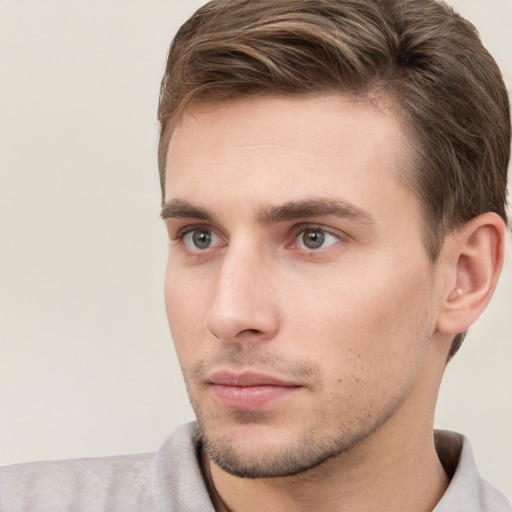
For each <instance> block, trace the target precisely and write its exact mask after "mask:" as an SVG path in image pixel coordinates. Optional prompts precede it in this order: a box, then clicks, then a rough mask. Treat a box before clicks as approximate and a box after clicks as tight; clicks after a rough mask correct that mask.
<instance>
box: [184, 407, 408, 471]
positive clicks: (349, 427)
mask: <svg viewBox="0 0 512 512" xmlns="http://www.w3.org/2000/svg"><path fill="white" fill-rule="evenodd" d="M401 403H402V402H401V401H400V402H397V403H395V404H394V405H391V404H389V408H387V410H384V411H383V410H381V411H380V414H378V415H377V416H376V417H373V415H371V414H367V415H365V417H364V418H361V417H359V418H358V419H357V420H356V421H353V422H351V423H350V422H347V421H346V420H345V421H343V419H342V418H339V417H338V418H333V417H329V416H325V415H324V416H322V415H321V414H320V413H318V414H317V416H316V417H315V419H314V421H313V423H312V424H311V425H309V426H307V427H305V428H304V429H303V430H302V431H300V432H296V431H294V432H290V434H289V435H287V436H286V437H283V436H281V442H280V443H279V444H278V443H277V442H273V443H272V444H265V441H264V440H263V439H261V440H260V439H259V438H258V435H257V434H253V441H254V440H255V441H256V442H261V444H260V445H259V446H258V447H257V448H254V446H253V447H252V448H249V449H248V448H247V445H246V443H245V441H244V440H243V439H242V440H241V439H239V438H237V436H236V435H231V434H230V433H226V432H223V429H222V423H223V421H222V420H221V419H220V418H218V417H214V416H211V417H209V418H208V419H206V418H205V414H203V412H202V410H201V407H200V406H198V404H197V403H194V402H193V403H192V405H193V408H194V410H195V412H196V417H197V422H198V427H199V434H200V440H201V443H202V448H203V449H204V450H205V451H206V453H207V454H208V457H209V459H210V461H212V462H213V463H214V464H216V465H217V466H218V467H220V468H221V469H222V470H224V471H226V472H227V473H229V474H231V475H234V476H237V477H240V478H251V479H257V478H280V477H293V476H297V475H300V474H306V473H307V472H308V471H310V470H313V469H315V468H318V467H319V466H321V465H322V464H324V463H326V462H327V461H332V460H334V459H335V458H336V457H340V456H342V454H344V453H346V452H348V451H349V450H351V449H352V448H353V447H354V446H356V445H357V444H359V443H360V442H362V441H363V440H364V439H366V438H367V437H368V436H370V435H371V434H372V433H373V432H375V431H376V430H377V429H378V428H379V427H380V426H381V425H382V424H383V423H385V422H386V421H387V420H388V419H389V418H390V417H391V416H393V414H394V413H395V411H396V410H397V409H398V408H399V407H400V405H401ZM313 414H314V413H313ZM229 422H230V425H231V426H232V425H238V426H239V427H240V430H242V429H244V428H245V427H248V428H249V430H250V427H251V426H252V425H256V426H259V427H261V426H262V425H265V423H266V422H265V413H264V412H261V411H232V413H231V417H230V420H229ZM336 422H337V425H338V428H337V430H336V431H334V432H333V429H332V425H333V423H336ZM212 423H216V425H214V428H212ZM262 428H264V427H262ZM270 428H271V427H269V429H270ZM255 432H257V429H255ZM275 438H276V439H277V438H279V436H275ZM251 444H252V443H251Z"/></svg>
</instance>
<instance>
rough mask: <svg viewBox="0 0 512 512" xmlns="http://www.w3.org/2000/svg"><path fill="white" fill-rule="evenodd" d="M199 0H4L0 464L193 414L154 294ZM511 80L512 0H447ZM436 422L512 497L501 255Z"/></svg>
mask: <svg viewBox="0 0 512 512" xmlns="http://www.w3.org/2000/svg"><path fill="white" fill-rule="evenodd" d="M202 3H203V2H201V1H199V0H197V1H191V0H187V1H186V2H185V1H182V0H167V1H164V0H149V1H148V0H117V1H115V0H101V1H100V0H3V1H1V0H0V464H7V463H12V462H17V461H26V460H34V459H56V458H67V457H77V456H90V455H106V454H115V453H125V452H139V451H149V450H154V449H156V448H157V447H158V446H159V444H160V443H161V442H162V440H163V439H164V438H165V436H166V435H167V434H168V433H169V432H170V431H171V430H172V429H173V428H174V427H175V426H177V425H178V424H180V423H182V422H184V421H187V420H189V419H192V417H193V414H192V411H191V409H190V406H189V405H188V401H187V399H186V393H185V389H184V386H183V384H182V381H181V375H180V371H179V367H178V364H177V361H176V358H175V355H174V351H173V349H172V341H171V338H170V335H169V333H168V327H167V321H166V317H165V311H164V305H163V292H162V286H163V284H162V283H163V273H164V265H165V259H166V245H167V241H166V236H165V233H164V229H163V226H162V225H161V222H160V221H159V218H158V214H159V185H158V177H157V162H156V146H157V133H158V132H157V123H156V114H155V112H156V107H157V97H158V90H159V83H160V78H161V74H162V72H163V68H164V63H165V56H166V52H167V49H168V46H169V43H170V40H171V38H172V36H173V34H174V32H175V31H176V29H177V28H178V26H179V25H180V24H181V23H182V22H183V21H184V20H185V19H186V17H187V16H188V15H189V14H191V13H192V12H193V10H195V9H196V8H197V7H198V6H199V5H201V4H202ZM452 3H453V4H454V5H455V6H456V8H457V9H459V10H460V11H461V12H462V13H463V14H465V15H466V16H468V17H469V18H470V19H471V20H472V21H473V22H474V23H475V24H476V25H477V27H478V28H479V29H480V31H481V34H482V37H483V39H484V42H485V43H486V45H487V46H488V47H489V49H490V50H491V51H492V53H493V54H494V55H495V57H496V58H497V60H498V61H499V63H500V65H501V66H502V68H503V71H504V74H505V76H506V80H507V83H508V86H509V88H510V87H511V84H512V58H511V51H510V49H511V48H512V33H511V31H510V26H511V23H512V2H511V1H510V0H492V1H489V2H482V1H481V0H454V1H453V2H452ZM511 252H512V251H511V249H510V243H509V247H508V254H507V262H506V266H505V271H504V275H503V278H502V281H501V284H500V286H499V288H498V290H497V292H496V296H495V298H494V299H493V301H492V304H491V306H490V308H489V309H488V311H487V312H486V313H485V315H484V316H483V318H482V319H481V320H480V321H479V322H478V324H477V325H476V326H475V327H474V328H473V329H472V331H471V332H470V335H469V336H468V338H467V340H466V342H465V345H464V347H463V349H462V351H461V353H460V354H459V355H458V356H457V358H456V359H455V360H454V361H453V362H452V363H451V364H450V365H449V367H448V369H447V373H446V377H445V382H444V385H443V387H442V390H441V396H440V401H439V408H438V415H437V420H436V424H437V425H438V426H440V427H446V428H451V429H455V430H458V431H461V432H464V433H466V434H467V435H468V436H469V437H470V438H471V440H472V443H473V446H474V449H475V452H476V457H477V460H478V463H479V466H480V469H481V472H482V474H483V475H485V476H486V477H487V478H488V479H489V480H491V481H492V482H493V483H495V484H496V485H497V486H498V487H500V488H501V489H502V490H504V491H505V492H507V493H508V494H509V495H512V476H511V475H512V472H511V471H510V466H511V463H510V461H511V460H512V435H511V433H512V397H511V392H512V371H511V363H512V322H511V316H512V315H511V313H512V256H511Z"/></svg>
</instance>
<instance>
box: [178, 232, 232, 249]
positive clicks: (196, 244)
mask: <svg viewBox="0 0 512 512" xmlns="http://www.w3.org/2000/svg"><path fill="white" fill-rule="evenodd" d="M180 238H181V239H182V241H183V244H184V245H185V247H187V249H189V250H190V251H193V252H200V251H206V250H207V249H211V248H213V247H221V246H222V245H224V243H223V241H222V239H221V238H220V237H219V236H218V235H216V234H215V233H214V232H213V231H212V230H211V229H208V228H195V229H191V230H189V231H187V232H185V233H183V234H182V235H181V236H180Z"/></svg>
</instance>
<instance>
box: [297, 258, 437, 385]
mask: <svg viewBox="0 0 512 512" xmlns="http://www.w3.org/2000/svg"><path fill="white" fill-rule="evenodd" d="M422 289H428V278H427V276H426V275H425V273H424V272H423V271H419V269H403V270H402V271H400V272H391V271H390V269H389V268H388V269H382V272H377V273H374V274H373V279H372V278H371V277H368V276H366V277H365V275H363V274H361V276H360V277H359V278H357V277H356V278H351V279H340V280H338V282H331V283H330V284H329V287H324V288H323V290H322V292H321V293H318V294H315V296H314V297H312V296H311V294H309V295H308V296H307V298H306V300H302V299H301V297H304V294H302V293H297V290H296V293H294V297H296V298H297V300H296V302H295V304H294V307H293V313H292V317H291V318H290V321H291V325H292V326H294V327H292V328H293V329H294V330H295V332H296V335H297V336H296V338H295V339H297V338H299V339H301V340H303V341H304V344H305V346H304V347H303V348H302V350H304V352H305V353H306V354H307V353H308V351H309V352H310V354H311V349H312V347H314V353H315V354H317V355H315V356H314V357H315V359H316V358H318V360H321V361H323V366H324V367H325V365H326V364H327V368H326V371H327V372H330V373H331V375H330V377H331V378H334V377H335V376H336V374H341V373H343V372H346V371H349V370H348V368H352V369H353V370H354V371H355V372H359V371H360V372H362V373H365V374H372V375H375V376H376V378H379V379H384V378H388V377H391V378H392V377H393V373H394V372H396V371H397V367H399V366H400V367H401V366H402V365H404V364H406V362H410V363H411V364H412V365H415V366H416V364H415V363H416V362H418V361H419V360H420V359H421V357H422V356H423V354H424V351H425V346H426V340H427V337H428V333H429V329H430V328H431V324H432V321H431V313H430V311H429V308H430V302H429V297H428V296H427V294H424V295H422V294H421V293H418V291H419V290H422ZM292 337H293V336H292Z"/></svg>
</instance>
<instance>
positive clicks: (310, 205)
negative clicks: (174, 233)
mask: <svg viewBox="0 0 512 512" xmlns="http://www.w3.org/2000/svg"><path fill="white" fill-rule="evenodd" d="M331 215H332V216H335V217H340V218H343V219H351V220H353V221H355V222H360V223H363V224H373V223H374V222H375V220H374V218H373V216H372V215H371V214H370V213H369V212H367V211H366V210H363V209H362V208H359V207H358V206H356V205H354V204H352V203H350V202H348V201H343V200H340V199H331V198H311V199H303V200H298V201H288V202H286V203H284V204H282V205H279V206H274V205H266V206H263V207H262V208H261V209H260V210H259V211H258V220H259V221H260V222H262V223H264V224H273V223H277V222H283V221H287V220H293V219H304V218H308V217H325V216H331ZM161 217H162V219H164V220H165V219H179V218H193V219H200V220H206V221H210V222H215V216H214V215H213V214H212V213H210V212H209V211H208V210H205V209H203V208H199V207H197V206H194V205H193V204H191V203H189V202H187V201H183V200H181V199H172V200H170V201H168V202H165V203H164V204H163V207H162V213H161Z"/></svg>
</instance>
